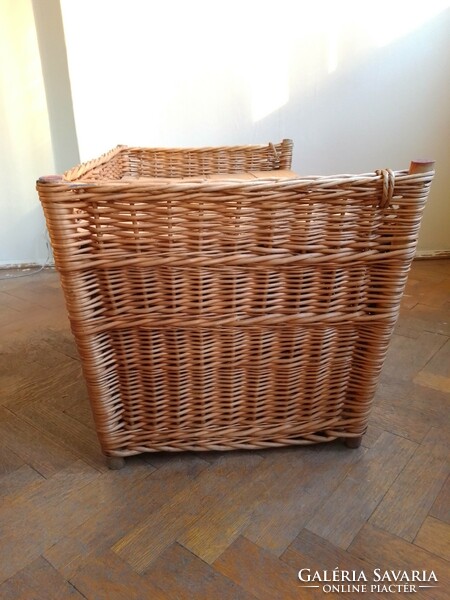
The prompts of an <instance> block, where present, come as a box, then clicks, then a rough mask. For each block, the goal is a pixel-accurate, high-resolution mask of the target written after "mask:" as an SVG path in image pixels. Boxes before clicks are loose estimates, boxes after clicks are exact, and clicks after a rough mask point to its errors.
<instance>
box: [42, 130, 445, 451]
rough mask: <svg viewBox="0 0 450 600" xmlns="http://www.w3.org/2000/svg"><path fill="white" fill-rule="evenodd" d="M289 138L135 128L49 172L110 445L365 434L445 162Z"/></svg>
mask: <svg viewBox="0 0 450 600" xmlns="http://www.w3.org/2000/svg"><path fill="white" fill-rule="evenodd" d="M291 155H292V143H291V142H290V141H289V140H285V141H284V142H282V143H281V144H275V145H273V144H269V145H267V146H243V147H224V148H198V149H188V150H186V149H185V150H167V149H142V148H128V147H125V146H120V147H118V148H117V149H116V150H114V151H112V152H110V153H109V154H106V155H104V156H103V157H101V158H100V159H98V160H95V161H91V162H89V163H86V164H84V165H80V166H79V167H76V168H75V169H72V170H70V171H68V172H67V173H66V174H65V175H64V176H63V177H57V176H54V177H43V178H41V179H40V180H39V181H38V184H37V188H38V191H39V196H40V199H41V202H42V205H43V208H44V211H45V216H46V220H47V224H48V229H49V232H50V236H51V241H52V246H53V251H54V256H55V262H56V265H57V268H58V270H59V272H60V275H61V281H62V286H63V289H64V293H65V298H66V303H67V308H68V313H69V316H70V321H71V325H72V330H73V333H74V336H75V338H76V341H77V344H78V348H79V352H80V355H81V359H82V363H83V369H84V374H85V377H86V381H87V385H88V389H89V394H90V400H91V404H92V410H93V414H94V417H95V422H96V427H97V432H98V436H99V439H100V443H101V446H102V449H103V452H104V453H105V455H106V456H108V457H125V456H129V455H132V454H136V453H141V452H149V451H166V450H168V451H179V450H211V449H213V450H229V449H234V448H264V447H274V446H282V445H286V444H309V443H316V442H323V441H330V440H334V439H336V438H346V439H347V441H348V443H349V445H358V443H359V442H360V439H361V436H362V435H363V434H364V432H365V430H366V427H367V422H368V417H369V411H370V407H371V402H372V398H373V395H374V391H375V386H376V383H377V379H378V376H379V373H380V370H381V367H382V364H383V360H384V358H385V355H386V351H387V347H388V342H389V339H390V336H391V333H392V329H393V326H394V324H395V321H396V318H397V314H398V310H399V304H400V299H401V296H402V292H403V288H404V285H405V281H406V277H407V273H408V269H409V266H410V262H411V260H412V258H413V256H414V251H415V247H416V241H417V235H418V230H419V225H420V219H421V214H422V211H423V208H424V205H425V201H426V198H427V194H428V191H429V187H430V184H431V180H432V177H433V174H434V172H433V170H432V169H433V166H432V165H428V166H425V167H424V168H422V169H420V168H419V171H420V170H425V171H426V172H418V173H409V172H407V171H399V172H395V173H393V172H392V171H389V170H382V171H378V172H375V173H369V174H362V175H338V176H332V177H299V176H297V177H294V178H285V177H281V176H280V177H277V173H276V171H277V170H279V169H282V170H286V169H289V168H290V164H291ZM248 171H258V172H259V173H258V176H257V177H256V178H254V179H250V178H247V177H245V176H242V179H240V177H241V176H240V175H239V173H243V172H248ZM261 171H268V172H267V176H265V174H264V173H261ZM273 171H275V173H274V172H273ZM217 173H223V174H224V176H223V178H219V179H218V178H217V177H212V178H208V176H210V175H214V174H217ZM227 174H228V176H227ZM229 174H236V175H235V176H233V175H232V176H231V177H230V175H229ZM191 177H197V179H190V178H191ZM291 177H292V176H291ZM160 178H162V179H160ZM171 178H174V179H171ZM180 178H184V179H180ZM134 179H135V181H134Z"/></svg>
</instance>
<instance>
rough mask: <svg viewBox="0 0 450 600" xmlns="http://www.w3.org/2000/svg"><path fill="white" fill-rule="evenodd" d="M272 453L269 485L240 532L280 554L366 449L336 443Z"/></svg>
mask: <svg viewBox="0 0 450 600" xmlns="http://www.w3.org/2000/svg"><path fill="white" fill-rule="evenodd" d="M273 452H274V458H273V459H272V460H273V463H272V466H271V469H272V473H273V476H272V482H271V485H270V486H268V487H267V489H266V492H265V493H264V494H263V495H261V497H260V498H259V501H258V503H257V505H256V507H255V510H254V511H253V513H252V515H251V519H250V521H249V524H248V525H247V527H246V528H245V529H244V531H243V535H244V536H245V537H246V538H248V539H249V540H251V541H253V542H254V543H255V544H258V545H259V546H261V547H262V548H266V549H268V550H270V551H271V552H272V553H273V554H275V555H277V556H279V555H280V554H281V553H282V552H283V551H284V550H285V549H286V548H287V547H288V545H289V544H290V543H291V542H292V541H293V540H294V539H295V537H296V536H297V535H298V533H299V531H300V530H301V529H302V528H303V527H304V525H305V523H307V522H308V521H309V520H310V519H311V517H312V516H313V515H314V513H315V512H316V511H317V509H318V507H319V506H320V505H321V503H322V502H323V501H324V500H325V499H326V498H327V497H328V496H329V495H330V494H331V493H332V492H333V491H334V490H335V489H336V488H337V486H338V485H339V483H340V482H341V481H342V480H343V479H344V477H345V476H346V475H347V473H348V471H349V470H350V468H351V467H352V466H353V465H354V464H355V463H356V462H357V461H358V460H359V459H360V458H361V456H362V455H363V454H364V452H365V449H364V448H360V449H359V450H356V451H355V452H348V449H347V448H345V447H344V446H343V445H342V444H340V443H335V444H325V445H323V446H321V447H313V448H294V449H291V448H288V449H279V450H277V451H273Z"/></svg>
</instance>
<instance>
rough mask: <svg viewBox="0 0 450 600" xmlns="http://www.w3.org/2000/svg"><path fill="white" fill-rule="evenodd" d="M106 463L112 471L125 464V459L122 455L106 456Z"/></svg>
mask: <svg viewBox="0 0 450 600" xmlns="http://www.w3.org/2000/svg"><path fill="white" fill-rule="evenodd" d="M106 464H107V465H108V468H109V469H111V470H112V471H118V470H119V469H122V468H123V467H124V466H125V459H124V458H123V457H122V456H107V457H106Z"/></svg>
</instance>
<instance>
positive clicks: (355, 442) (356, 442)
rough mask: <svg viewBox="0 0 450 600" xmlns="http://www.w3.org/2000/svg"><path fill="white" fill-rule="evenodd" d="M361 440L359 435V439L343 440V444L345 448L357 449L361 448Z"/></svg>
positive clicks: (349, 438) (361, 437)
mask: <svg viewBox="0 0 450 600" xmlns="http://www.w3.org/2000/svg"><path fill="white" fill-rule="evenodd" d="M362 439H363V436H362V435H360V436H359V437H348V438H344V442H345V445H346V446H347V448H359V447H360V446H361V442H362Z"/></svg>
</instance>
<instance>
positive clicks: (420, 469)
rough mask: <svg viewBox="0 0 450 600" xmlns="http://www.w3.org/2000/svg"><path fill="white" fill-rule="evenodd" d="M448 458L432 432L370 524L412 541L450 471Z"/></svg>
mask: <svg viewBox="0 0 450 600" xmlns="http://www.w3.org/2000/svg"><path fill="white" fill-rule="evenodd" d="M448 458H449V455H448V453H447V450H446V449H445V448H444V445H443V444H442V445H441V444H440V443H439V440H438V439H437V440H436V434H435V432H434V431H431V432H430V433H429V434H428V435H427V437H426V438H425V440H424V442H423V444H422V445H420V446H419V447H418V448H417V450H416V452H415V453H414V456H413V457H412V458H411V460H410V461H409V463H408V464H407V465H406V466H405V468H404V469H403V471H402V472H401V473H400V474H399V476H398V478H397V480H396V481H395V482H393V484H392V486H391V487H390V489H389V490H387V493H386V495H385V497H384V498H383V500H382V502H381V503H380V505H379V506H378V507H377V509H376V510H375V512H374V513H373V515H372V516H371V517H370V523H371V524H372V525H374V526H376V527H378V528H380V529H385V530H386V531H389V532H390V533H392V534H394V535H397V536H399V537H402V538H404V539H405V540H408V541H413V539H414V538H415V536H416V534H417V532H418V531H419V529H420V527H421V525H422V523H423V521H424V519H425V518H426V516H427V514H428V512H429V510H430V509H431V507H432V505H433V502H434V501H435V499H436V497H437V495H438V493H439V491H440V490H441V488H442V485H443V484H444V482H445V480H446V479H447V477H448V475H449V472H450V463H449V461H448Z"/></svg>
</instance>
